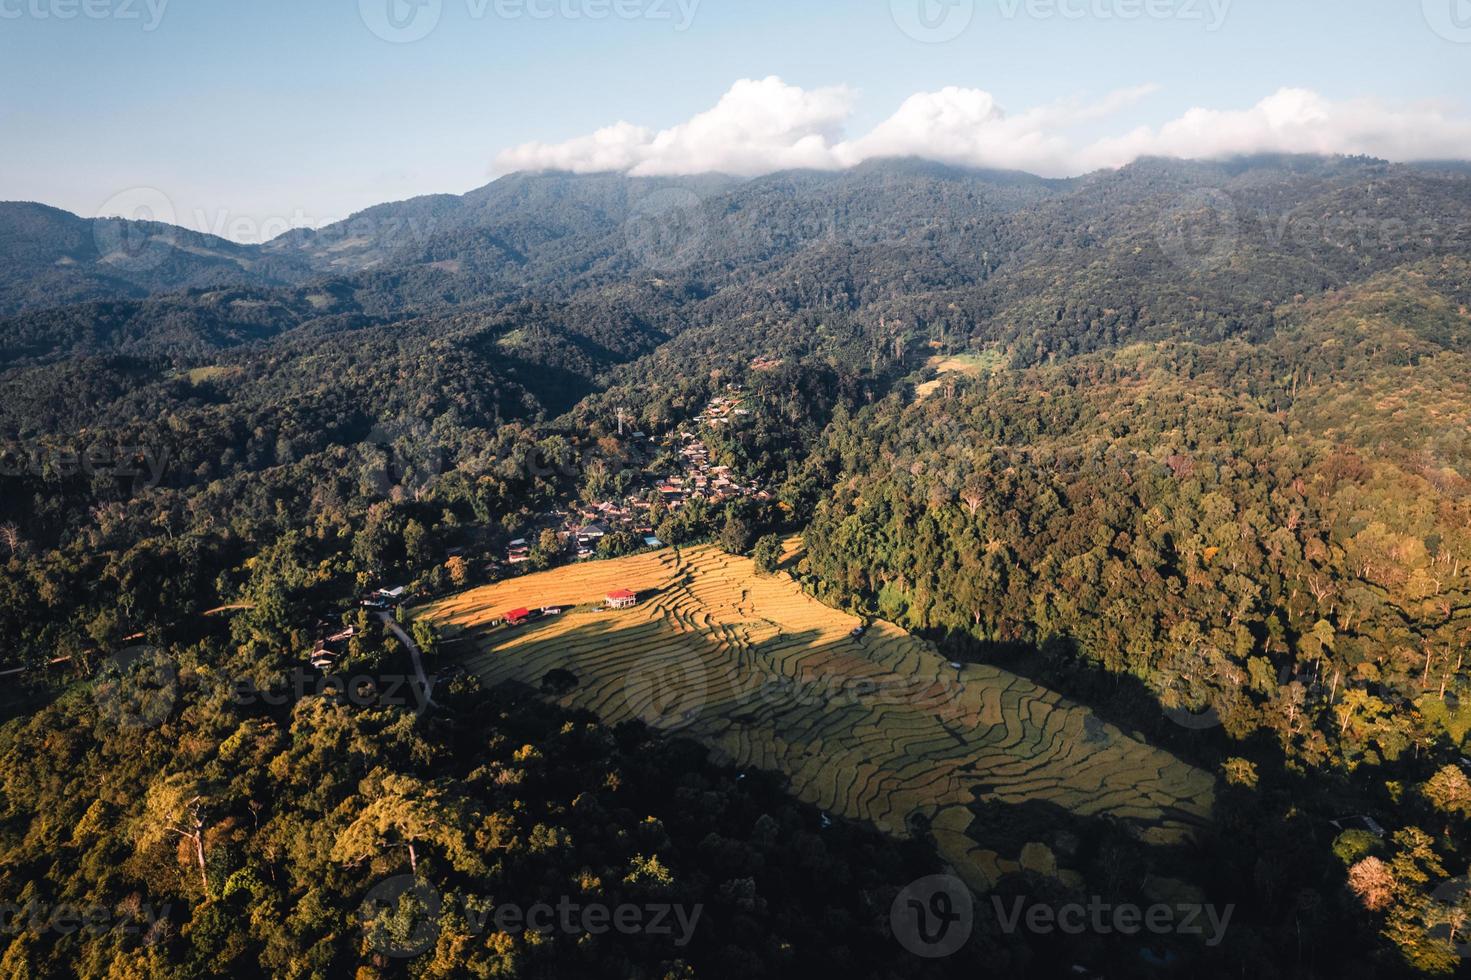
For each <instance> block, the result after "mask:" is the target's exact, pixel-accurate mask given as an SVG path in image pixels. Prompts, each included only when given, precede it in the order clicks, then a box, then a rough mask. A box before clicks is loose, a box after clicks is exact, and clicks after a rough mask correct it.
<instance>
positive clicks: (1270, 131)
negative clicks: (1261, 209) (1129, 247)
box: [1084, 88, 1471, 167]
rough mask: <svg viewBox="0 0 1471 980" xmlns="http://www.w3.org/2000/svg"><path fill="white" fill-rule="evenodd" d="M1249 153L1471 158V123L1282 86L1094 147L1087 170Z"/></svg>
mask: <svg viewBox="0 0 1471 980" xmlns="http://www.w3.org/2000/svg"><path fill="white" fill-rule="evenodd" d="M1244 153H1327V154H1332V153H1348V154H1367V155H1369V156H1375V157H1383V158H1384V159H1386V160H1396V161H1405V160H1447V159H1466V158H1471V121H1468V120H1466V119H1464V118H1461V119H1457V118H1455V117H1453V116H1451V115H1449V114H1448V113H1447V111H1446V110H1445V109H1443V108H1440V107H1437V106H1434V105H1410V106H1391V105H1387V104H1385V103H1383V102H1379V101H1377V100H1373V99H1356V100H1352V101H1347V102H1332V101H1329V100H1328V99H1326V98H1324V97H1323V96H1321V95H1319V94H1318V93H1316V92H1313V91H1310V90H1308V89H1300V88H1284V89H1281V90H1280V91H1278V92H1277V93H1275V94H1274V95H1271V96H1268V97H1267V98H1265V99H1263V100H1262V101H1260V102H1258V103H1257V104H1256V105H1254V106H1252V107H1251V108H1250V109H1244V110H1236V111H1222V110H1216V109H1191V110H1190V111H1189V112H1187V113H1185V114H1184V115H1183V116H1181V117H1180V118H1179V119H1176V120H1173V121H1171V122H1168V123H1166V124H1165V125H1163V126H1161V127H1160V128H1159V129H1157V130H1153V129H1149V128H1148V127H1141V128H1139V129H1136V130H1134V131H1133V132H1131V133H1128V134H1127V135H1125V136H1121V137H1118V138H1116V139H1107V140H1100V141H1098V142H1097V143H1095V144H1093V145H1092V146H1090V147H1088V149H1087V151H1086V154H1085V156H1084V163H1085V165H1092V166H1107V167H1117V166H1121V165H1123V164H1126V163H1128V162H1130V161H1131V160H1136V159H1138V158H1139V157H1141V156H1173V157H1188V158H1194V159H1211V158H1219V157H1228V156H1235V155H1239V154H1244Z"/></svg>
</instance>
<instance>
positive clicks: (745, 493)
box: [491, 385, 771, 574]
mask: <svg viewBox="0 0 1471 980" xmlns="http://www.w3.org/2000/svg"><path fill="white" fill-rule="evenodd" d="M750 414H751V413H750V409H748V408H746V407H744V405H743V391H742V389H741V388H739V387H737V386H734V385H732V386H729V387H728V388H727V390H726V393H725V394H723V395H718V396H716V397H715V398H713V399H711V400H710V402H709V404H707V405H706V406H705V408H704V410H703V411H702V412H701V413H700V414H698V415H696V416H695V417H694V418H693V419H692V420H691V421H689V422H682V423H680V424H679V425H678V426H677V427H676V428H675V429H674V430H673V431H672V432H670V433H669V434H668V435H667V436H664V437H663V438H661V439H655V438H653V437H651V436H649V435H647V434H645V433H643V432H631V433H629V434H628V435H627V437H626V438H628V439H631V440H632V441H633V443H634V444H635V447H636V448H638V449H642V450H646V451H647V452H648V454H649V455H650V457H653V456H655V455H658V454H659V451H660V450H665V451H667V452H668V453H671V454H672V455H673V456H674V458H675V460H676V461H677V462H676V467H675V468H673V469H671V470H670V471H667V472H663V473H657V474H654V473H648V472H640V473H639V481H638V484H637V486H636V487H635V488H633V489H632V490H630V491H629V492H628V493H626V494H624V495H622V496H621V497H619V498H617V499H609V500H601V501H597V502H594V503H589V504H579V505H576V506H572V507H569V508H567V509H563V510H552V511H547V512H545V513H542V514H538V515H536V516H535V517H534V518H533V519H532V520H531V522H530V525H531V528H532V530H531V531H529V532H527V533H526V534H525V535H524V536H523V537H519V538H517V539H515V540H513V541H511V542H510V543H509V544H508V545H507V547H506V552H505V556H504V561H503V563H497V565H499V566H500V567H495V566H493V567H492V569H491V570H492V572H493V573H500V574H505V573H506V572H515V571H519V570H521V569H523V568H524V567H525V566H527V565H529V564H530V562H531V560H532V551H533V550H534V549H535V548H536V545H537V538H538V537H539V536H540V534H541V533H542V532H543V531H547V530H550V531H552V532H554V533H555V534H556V535H557V538H558V540H559V541H560V542H561V547H562V553H563V556H564V557H565V558H576V559H577V560H585V559H589V558H592V557H593V556H594V555H596V554H597V549H598V545H599V544H600V543H601V542H602V541H603V539H604V538H607V537H608V536H609V535H612V534H617V533H626V534H629V535H632V536H633V537H634V539H635V540H636V541H641V542H642V544H643V546H644V547H647V548H660V547H663V542H661V541H660V540H659V539H658V538H657V537H655V528H654V521H653V519H652V515H653V513H654V512H655V510H656V508H655V502H656V501H657V502H660V503H662V505H663V509H664V510H665V511H667V512H669V513H677V512H678V511H679V510H680V509H681V508H683V507H684V506H685V505H686V504H688V503H689V502H691V501H694V500H703V501H706V502H708V503H713V504H719V503H724V502H726V501H730V500H737V499H750V500H756V501H768V500H770V499H771V494H770V493H769V492H768V491H767V490H766V489H764V488H763V487H761V486H760V485H759V484H757V483H756V482H754V481H751V480H745V479H742V478H741V477H740V476H739V475H738V474H736V473H733V472H732V471H731V469H730V467H728V466H718V465H714V464H713V462H712V460H711V453H710V448H709V446H708V445H706V443H705V440H704V439H703V438H702V437H701V434H700V429H701V427H702V426H708V427H710V428H712V429H719V428H721V427H724V426H729V425H734V424H736V423H737V422H738V421H740V420H741V419H743V418H745V417H747V416H749V415H750ZM620 435H622V433H621V432H620Z"/></svg>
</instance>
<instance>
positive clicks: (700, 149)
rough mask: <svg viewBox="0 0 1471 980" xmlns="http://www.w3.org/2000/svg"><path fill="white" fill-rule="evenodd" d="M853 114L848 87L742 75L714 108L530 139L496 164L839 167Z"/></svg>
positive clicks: (595, 168)
mask: <svg viewBox="0 0 1471 980" xmlns="http://www.w3.org/2000/svg"><path fill="white" fill-rule="evenodd" d="M852 112H853V93H852V91H851V90H849V89H847V88H845V87H843V86H835V87H833V88H821V89H814V90H813V91H810V92H809V91H806V90H804V89H801V88H798V87H797V86H795V85H788V84H786V83H785V82H783V81H782V80H781V79H780V78H777V77H775V76H772V77H770V78H765V79H762V80H760V81H756V80H754V79H742V80H741V81H739V82H736V83H735V85H733V86H732V87H731V89H730V91H729V92H727V93H725V95H724V96H722V97H721V99H720V101H719V102H718V103H716V105H715V107H714V108H712V109H709V110H707V111H705V112H702V113H700V114H699V115H697V116H695V117H694V118H693V119H691V120H689V121H688V122H685V123H681V124H680V125H678V126H674V127H672V128H670V129H666V130H663V131H662V132H658V133H655V132H652V131H651V130H648V129H644V128H642V127H639V126H634V125H632V124H630V123H626V122H620V123H618V124H617V125H614V126H610V127H608V128H607V129H601V130H598V132H596V133H594V134H593V135H591V136H583V137H579V138H577V139H573V140H568V141H567V142H565V143H555V144H547V143H527V144H524V145H522V146H518V147H515V148H513V149H510V150H507V151H506V152H504V153H502V154H501V155H500V156H499V157H497V158H496V164H495V165H496V169H498V170H500V171H502V172H506V171H513V170H570V171H573V172H574V173H595V172H600V171H605V170H622V171H627V172H629V173H632V174H635V175H637V176H653V175H667V174H692V173H711V172H718V173H728V174H737V175H740V176H756V175H757V174H764V173H770V172H772V171H773V170H785V169H789V168H805V167H815V168H819V169H830V168H834V167H837V166H839V163H838V161H837V159H836V158H835V157H834V156H833V153H832V144H833V143H834V142H835V141H836V140H837V139H838V138H839V137H840V136H841V135H842V131H843V123H844V122H845V121H846V120H847V119H848V117H849V116H850V115H852Z"/></svg>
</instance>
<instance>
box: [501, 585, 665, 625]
mask: <svg viewBox="0 0 1471 980" xmlns="http://www.w3.org/2000/svg"><path fill="white" fill-rule="evenodd" d="M636 605H638V593H637V592H632V591H630V590H628V589H617V590H615V591H613V592H609V593H608V594H607V596H605V597H604V599H603V607H604V608H605V609H613V610H619V609H632V608H633V607H634V606H636ZM562 612H563V610H562V608H561V607H560V606H543V607H542V608H541V609H538V610H535V611H532V610H530V609H524V608H523V609H512V610H510V611H509V612H507V613H506V614H505V615H504V616H502V617H501V621H500V625H502V626H505V627H506V628H508V629H513V628H515V627H518V626H526V625H527V624H529V623H534V622H536V621H537V620H539V619H547V618H549V617H551V616H560V615H562Z"/></svg>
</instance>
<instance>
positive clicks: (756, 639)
mask: <svg viewBox="0 0 1471 980" xmlns="http://www.w3.org/2000/svg"><path fill="white" fill-rule="evenodd" d="M616 589H630V590H633V591H635V592H637V593H639V598H640V604H639V606H638V607H637V608H634V609H630V610H625V611H621V612H612V611H607V610H604V609H602V608H600V607H601V605H602V602H603V598H604V596H605V595H606V594H607V593H608V592H610V591H613V590H616ZM544 606H557V607H562V608H564V609H566V610H568V611H567V612H564V613H563V614H562V615H560V616H554V617H549V618H546V619H543V620H540V621H538V622H534V623H532V624H530V625H527V626H522V627H517V628H505V627H494V626H491V625H490V624H491V623H493V622H495V621H496V620H498V619H500V617H502V616H503V615H504V614H505V613H506V612H507V611H508V610H511V609H515V608H521V607H526V608H531V609H537V608H541V607H544ZM415 615H416V616H422V617H426V618H428V619H430V620H431V621H433V622H435V623H436V624H438V625H439V626H440V628H441V629H442V630H443V631H444V633H445V635H446V637H447V638H454V637H456V636H462V637H465V638H466V640H467V642H464V643H461V644H458V645H456V646H450V647H448V649H450V650H455V649H457V648H458V649H461V650H464V651H465V652H463V653H462V654H460V655H461V656H463V658H464V662H465V664H466V666H467V668H468V669H469V670H470V671H471V672H472V673H475V674H478V675H479V676H480V677H481V679H482V681H484V682H485V683H486V684H487V685H494V684H497V683H502V682H506V681H519V682H522V683H525V684H529V685H532V686H538V685H540V684H541V682H542V679H543V678H544V677H546V675H547V673H548V672H549V671H552V670H555V669H558V668H560V669H563V670H567V671H570V672H571V673H572V674H574V675H576V677H577V679H578V684H577V686H576V687H575V688H574V689H572V690H571V691H570V692H568V693H567V694H565V695H563V696H561V698H560V701H561V702H562V703H563V704H565V705H568V706H570V707H579V708H586V709H590V710H593V711H595V712H597V713H598V714H599V715H600V716H601V717H602V718H603V720H605V721H607V722H609V723H615V724H616V723H617V722H620V721H624V720H626V719H629V718H642V719H643V720H644V721H646V722H648V723H649V724H651V725H654V726H656V727H659V728H662V729H665V730H667V731H670V732H677V733H678V734H680V735H682V736H687V737H691V738H694V739H697V740H699V741H701V742H703V743H704V744H706V745H708V746H709V747H710V748H711V749H712V750H713V753H714V755H715V756H716V758H718V759H720V760H721V761H725V762H728V763H730V764H732V765H736V766H741V767H755V768H764V769H770V770H775V771H779V772H782V773H784V774H786V775H787V776H788V777H789V778H790V780H791V787H792V790H793V792H794V793H796V795H798V796H799V797H800V798H802V799H804V800H806V801H808V802H810V803H813V804H815V805H817V806H819V807H822V808H823V809H825V810H827V811H830V812H832V813H835V814H841V815H843V816H845V817H848V818H851V819H855V820H860V821H868V822H871V823H872V824H874V825H875V826H877V827H878V828H879V829H881V830H885V831H887V832H889V833H893V834H905V833H907V832H908V828H909V826H910V821H911V820H912V819H914V818H924V819H927V820H928V821H929V823H930V825H931V831H932V833H933V834H934V836H935V839H936V841H937V843H938V845H939V847H940V850H941V853H942V856H943V857H944V858H945V859H946V860H948V861H949V862H950V863H951V864H953V865H954V866H955V867H956V869H957V870H958V871H959V872H960V873H961V874H962V875H964V876H965V877H966V878H967V879H968V880H969V881H970V882H971V883H972V884H973V885H974V886H975V887H977V888H985V887H987V886H988V885H989V884H990V883H992V882H994V881H995V880H996V879H997V878H998V877H999V876H1000V875H1001V874H1003V873H1006V872H1008V871H1012V870H1015V869H1016V867H1017V866H1018V863H1019V862H1020V860H1021V857H1022V856H1021V855H1019V854H1018V855H1001V854H998V853H996V852H994V851H991V850H987V849H986V848H984V847H983V846H982V845H981V844H980V843H978V842H977V841H975V840H973V839H972V838H971V837H970V836H969V835H968V834H967V828H968V827H969V826H970V824H971V820H972V813H971V810H970V809H969V806H968V804H970V803H971V802H972V801H974V800H994V801H998V802H1000V803H1013V804H1021V803H1029V802H1031V803H1036V802H1042V803H1046V804H1052V805H1055V806H1056V807H1059V808H1061V809H1062V810H1063V811H1066V812H1068V813H1070V814H1074V815H1077V816H1082V817H1092V816H1099V815H1105V814H1108V815H1112V816H1114V817H1116V818H1119V819H1121V820H1123V821H1125V822H1127V823H1128V824H1130V825H1131V826H1132V827H1134V828H1135V830H1136V831H1137V833H1138V835H1139V836H1140V838H1141V839H1143V840H1146V841H1148V842H1151V843H1158V844H1172V843H1178V842H1180V841H1182V840H1184V839H1185V838H1187V837H1188V836H1189V834H1190V833H1191V831H1192V829H1193V828H1194V827H1196V826H1199V825H1200V824H1201V823H1203V822H1204V821H1205V820H1206V818H1207V816H1208V814H1209V811H1210V806H1211V801H1212V792H1213V780H1212V779H1211V777H1210V776H1209V775H1207V774H1206V773H1204V772H1202V771H1200V770H1198V769H1195V768H1193V767H1191V766H1188V765H1186V764H1185V763H1183V762H1181V761H1180V760H1178V759H1176V758H1175V757H1173V756H1171V755H1169V754H1168V753H1165V752H1163V751H1161V750H1159V749H1155V748H1153V747H1151V746H1149V745H1147V744H1145V743H1144V742H1141V741H1139V740H1136V739H1133V738H1131V737H1129V736H1127V735H1126V734H1124V733H1123V732H1122V731H1120V730H1119V729H1118V728H1116V727H1114V726H1112V725H1109V724H1107V723H1105V722H1103V721H1101V720H1100V719H1099V718H1098V717H1097V716H1096V715H1094V714H1093V713H1092V712H1091V711H1089V710H1087V709H1086V708H1083V707H1081V706H1078V705H1075V704H1072V703H1070V702H1068V701H1066V700H1064V699H1063V698H1061V697H1059V696H1058V695H1057V694H1055V693H1054V692H1052V691H1050V690H1048V689H1046V688H1042V687H1039V686H1037V685H1036V684H1033V683H1032V682H1030V681H1028V680H1025V679H1023V678H1021V677H1018V676H1016V675H1014V674H1010V673H1008V672H1006V671H1003V670H998V669H996V668H992V667H986V666H966V667H964V668H963V669H960V670H957V669H955V668H953V667H951V666H949V665H948V664H947V663H945V662H944V661H943V660H942V659H941V658H940V656H939V655H938V653H936V651H935V650H934V649H933V648H932V647H931V646H930V645H929V644H927V643H925V642H923V641H921V640H918V639H916V638H914V637H912V636H910V635H909V634H907V633H905V632H904V631H903V630H901V629H899V628H898V627H896V626H893V625H891V624H887V623H878V624H875V625H874V626H873V627H871V628H870V629H869V631H868V633H867V634H866V635H865V636H863V637H862V638H860V639H855V638H853V637H851V636H850V635H849V633H850V631H851V630H852V629H853V628H854V627H855V626H857V625H859V624H858V621H857V620H855V619H854V618H852V617H850V616H848V615H846V614H844V613H841V612H838V611H836V610H833V609H831V608H829V607H827V606H825V605H823V604H822V603H820V602H818V601H817V600H815V599H813V598H811V597H810V596H808V595H807V594H805V593H804V592H803V591H802V590H801V588H800V587H799V586H798V585H797V584H796V583H795V582H793V581H792V580H791V579H790V578H788V577H787V576H785V575H778V576H773V577H763V576H760V575H758V574H756V571H755V567H754V564H753V563H752V562H751V561H750V560H749V559H744V558H736V557H731V556H729V555H726V554H725V553H723V552H721V551H719V550H717V549H714V548H708V547H707V548H697V549H688V550H684V551H680V550H665V551H661V552H657V553H653V554H646V555H639V556H635V557H632V558H627V559H623V560H619V561H611V562H590V563H585V564H581V565H577V566H573V567H570V568H564V569H558V570H556V571H552V572H547V573H543V574H539V575H531V576H527V577H525V578H520V579H516V580H513V581H510V582H503V583H500V584H497V585H494V586H489V587H486V588H482V589H477V590H474V591H471V592H467V593H464V594H462V595H459V596H455V597H452V598H450V599H446V600H444V601H442V602H439V603H436V604H434V605H431V606H426V607H424V608H422V609H419V610H417V611H416V612H415ZM465 648H473V649H472V650H465ZM1065 873H1066V872H1064V874H1065Z"/></svg>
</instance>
